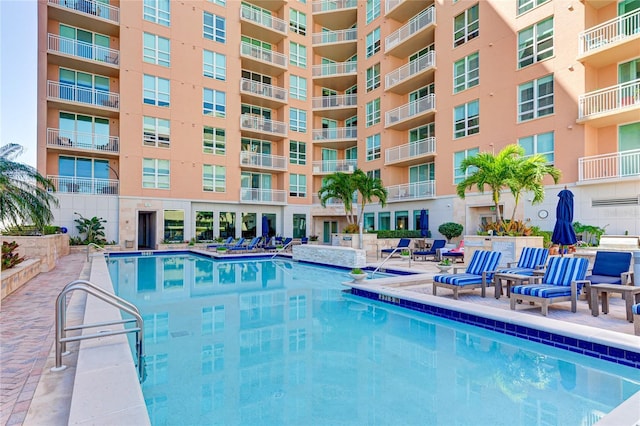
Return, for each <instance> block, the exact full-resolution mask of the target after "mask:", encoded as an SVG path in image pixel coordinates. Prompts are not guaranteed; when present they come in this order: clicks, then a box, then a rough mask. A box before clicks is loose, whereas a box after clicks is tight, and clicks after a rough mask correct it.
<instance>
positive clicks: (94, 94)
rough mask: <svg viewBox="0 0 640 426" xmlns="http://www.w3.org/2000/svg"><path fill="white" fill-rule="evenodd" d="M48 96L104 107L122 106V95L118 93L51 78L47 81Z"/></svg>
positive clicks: (116, 107) (49, 97)
mask: <svg viewBox="0 0 640 426" xmlns="http://www.w3.org/2000/svg"><path fill="white" fill-rule="evenodd" d="M47 98H48V99H53V100H60V101H67V102H78V103H82V104H88V105H95V106H99V107H102V108H112V109H119V107H120V95H118V94H117V93H112V92H107V91H105V90H99V89H91V88H85V87H79V86H74V85H72V84H67V83H60V82H57V81H51V80H49V81H47Z"/></svg>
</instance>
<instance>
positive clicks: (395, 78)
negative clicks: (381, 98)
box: [384, 50, 436, 89]
mask: <svg viewBox="0 0 640 426" xmlns="http://www.w3.org/2000/svg"><path fill="white" fill-rule="evenodd" d="M435 66H436V52H435V51H434V50H432V51H430V52H427V54H426V55H424V56H421V57H419V58H418V59H415V60H413V61H411V62H409V63H408V64H406V65H403V66H401V67H400V68H397V69H395V70H393V71H391V72H390V73H389V74H387V75H386V76H385V78H384V79H385V81H384V83H385V88H386V89H388V88H389V87H391V86H395V85H396V84H399V83H401V82H402V81H404V80H407V79H409V78H411V77H413V76H414V75H416V74H418V73H420V72H422V71H424V70H425V69H427V68H431V67H435Z"/></svg>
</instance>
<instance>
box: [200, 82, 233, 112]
mask: <svg viewBox="0 0 640 426" xmlns="http://www.w3.org/2000/svg"><path fill="white" fill-rule="evenodd" d="M226 97H227V95H226V94H225V93H224V92H221V91H219V90H213V89H207V88H204V89H203V90H202V113H203V114H204V115H212V116H214V117H220V118H224V117H226V116H227V100H226Z"/></svg>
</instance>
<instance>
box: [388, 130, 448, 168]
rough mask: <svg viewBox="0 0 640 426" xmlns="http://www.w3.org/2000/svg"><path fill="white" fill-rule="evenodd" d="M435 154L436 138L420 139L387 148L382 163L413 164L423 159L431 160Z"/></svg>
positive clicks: (419, 162)
mask: <svg viewBox="0 0 640 426" xmlns="http://www.w3.org/2000/svg"><path fill="white" fill-rule="evenodd" d="M435 155H436V138H434V137H430V138H425V139H421V140H419V141H417V142H414V143H408V144H405V145H400V146H394V147H393V148H387V149H386V150H385V152H384V164H385V165H394V166H414V165H416V164H422V163H424V162H425V161H427V162H428V161H433V159H434V157H435Z"/></svg>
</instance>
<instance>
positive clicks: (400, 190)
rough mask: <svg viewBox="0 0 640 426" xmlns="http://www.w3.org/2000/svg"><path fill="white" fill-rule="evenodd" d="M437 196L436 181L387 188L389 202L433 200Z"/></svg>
mask: <svg viewBox="0 0 640 426" xmlns="http://www.w3.org/2000/svg"><path fill="white" fill-rule="evenodd" d="M435 195H436V181H435V180H428V181H424V182H416V183H404V184H402V185H393V186H387V202H390V203H391V202H394V201H405V200H418V199H424V198H433V197H435Z"/></svg>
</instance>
